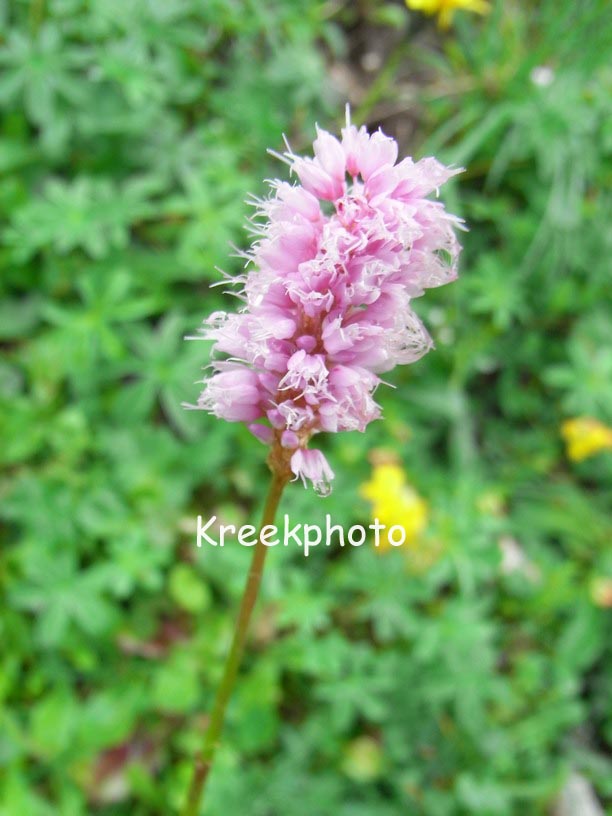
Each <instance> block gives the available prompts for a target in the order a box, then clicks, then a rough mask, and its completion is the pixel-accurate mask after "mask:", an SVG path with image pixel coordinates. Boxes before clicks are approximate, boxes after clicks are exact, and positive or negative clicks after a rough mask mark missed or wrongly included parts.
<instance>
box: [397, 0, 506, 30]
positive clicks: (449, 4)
mask: <svg viewBox="0 0 612 816" xmlns="http://www.w3.org/2000/svg"><path fill="white" fill-rule="evenodd" d="M406 5H407V6H408V8H409V9H412V10H413V11H422V12H423V13H424V14H437V15H438V25H439V26H440V28H448V27H449V26H450V24H451V23H452V21H453V14H454V13H455V11H457V10H458V9H463V10H464V11H473V12H475V13H476V14H486V13H487V12H488V11H489V10H490V8H491V7H490V5H489V3H488V0H406Z"/></svg>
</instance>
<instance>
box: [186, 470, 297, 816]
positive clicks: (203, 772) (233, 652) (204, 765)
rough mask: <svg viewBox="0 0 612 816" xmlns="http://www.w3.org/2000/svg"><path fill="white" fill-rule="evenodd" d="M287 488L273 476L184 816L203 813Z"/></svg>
mask: <svg viewBox="0 0 612 816" xmlns="http://www.w3.org/2000/svg"><path fill="white" fill-rule="evenodd" d="M286 484H287V479H286V478H285V477H284V476H281V475H279V474H278V473H273V475H272V482H271V484H270V490H269V492H268V497H267V499H266V504H265V507H264V511H263V516H262V519H261V525H260V528H259V531H260V532H259V538H258V540H257V544H256V545H255V549H254V551H253V560H252V561H251V568H250V569H249V574H248V577H247V581H246V585H245V588H244V593H243V595H242V601H241V603H240V611H239V612H238V619H237V621H236V628H235V630H234V636H233V639H232V645H231V648H230V651H229V655H228V657H227V661H226V663H225V669H224V671H223V678H222V679H221V683H220V685H219V688H218V689H217V695H216V697H215V702H214V705H213V709H212V713H211V715H210V722H209V724H208V728H207V730H206V734H205V737H204V745H203V747H202V750H201V752H200V753H199V754H198V756H197V757H196V760H195V766H194V770H193V777H192V780H191V785H190V787H189V792H188V794H187V801H186V803H185V807H184V809H183V811H182V816H197V814H198V813H199V812H200V805H201V802H202V796H203V793H204V786H205V784H206V781H207V779H208V775H209V773H210V769H211V767H212V764H213V760H214V758H215V752H216V750H217V746H218V744H219V738H220V736H221V731H222V729H223V722H224V720H225V710H226V708H227V704H228V702H229V699H230V696H231V693H232V689H233V688H234V684H235V682H236V675H237V674H238V668H239V666H240V661H241V658H242V653H243V652H244V644H245V641H246V636H247V630H248V627H249V622H250V620H251V614H252V612H253V607H254V606H255V601H256V600H257V594H258V592H259V585H260V584H261V576H262V573H263V567H264V561H265V558H266V553H267V552H268V547H267V546H266V545H265V544H264V543H263V542H262V540H261V530H262V529H263V528H264V527H265V526H266V525H267V524H272V523H273V522H274V517H275V516H276V510H277V508H278V503H279V501H280V497H281V494H282V492H283V489H284V487H285V485H286Z"/></svg>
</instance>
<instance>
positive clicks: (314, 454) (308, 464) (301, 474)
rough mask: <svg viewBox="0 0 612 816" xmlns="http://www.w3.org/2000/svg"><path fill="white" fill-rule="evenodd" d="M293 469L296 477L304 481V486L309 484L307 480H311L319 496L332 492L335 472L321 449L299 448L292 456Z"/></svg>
mask: <svg viewBox="0 0 612 816" xmlns="http://www.w3.org/2000/svg"><path fill="white" fill-rule="evenodd" d="M291 471H292V472H293V473H294V474H295V478H296V479H301V480H302V481H303V482H304V487H307V486H308V485H307V483H306V482H307V480H309V481H311V482H312V485H313V487H314V489H315V492H316V493H318V494H319V496H329V494H330V493H331V486H330V482H331V481H332V479H333V478H334V472H333V470H332V469H331V468H330V466H329V464H328V462H327V459H326V458H325V456H324V455H323V454H322V453H321V451H320V450H316V449H305V448H298V449H297V450H296V452H295V453H294V454H293V456H292V457H291Z"/></svg>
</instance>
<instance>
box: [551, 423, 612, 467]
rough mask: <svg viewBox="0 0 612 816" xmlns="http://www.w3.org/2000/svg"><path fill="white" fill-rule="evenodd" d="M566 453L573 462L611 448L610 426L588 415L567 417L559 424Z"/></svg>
mask: <svg viewBox="0 0 612 816" xmlns="http://www.w3.org/2000/svg"><path fill="white" fill-rule="evenodd" d="M561 436H562V437H563V439H565V444H566V446H567V455H568V456H569V458H570V459H571V460H572V461H574V462H581V461H582V460H583V459H587V458H588V457H589V456H594V455H595V454H596V453H599V452H600V451H603V450H612V428H608V426H607V425H604V424H603V422H600V421H599V420H597V419H591V418H590V417H576V418H575V419H568V420H566V421H565V422H564V423H563V424H562V425H561Z"/></svg>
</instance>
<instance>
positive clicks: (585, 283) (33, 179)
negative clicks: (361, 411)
mask: <svg viewBox="0 0 612 816" xmlns="http://www.w3.org/2000/svg"><path fill="white" fill-rule="evenodd" d="M357 6H359V8H358V7H357ZM605 12H606V9H605V3H604V2H603V0H584V2H569V0H568V2H562V3H559V2H557V1H556V0H544V1H543V2H541V3H526V4H524V3H518V2H514V1H513V0H512V2H510V0H509V1H508V2H503V3H502V2H498V3H496V4H495V7H494V9H493V11H492V13H491V14H490V16H489V17H487V18H484V19H480V18H475V17H474V18H473V17H470V16H468V15H458V16H457V26H456V28H455V29H454V30H453V31H451V32H449V33H448V34H445V35H443V34H440V33H436V32H435V30H434V28H433V27H431V28H427V29H426V30H425V32H423V31H422V30H416V31H415V30H413V28H411V24H410V23H409V20H410V21H413V19H415V18H413V16H412V15H409V13H408V12H407V11H406V10H405V9H404V7H403V6H402V5H401V4H399V5H397V4H390V3H386V4H376V3H372V2H366V3H363V4H357V5H355V7H353V5H350V6H349V4H344V5H343V4H338V5H337V6H335V5H333V4H331V5H330V4H322V3H318V2H316V0H307V2H301V3H298V2H296V0H265V2H260V3H251V2H238V0H235V1H234V0H207V2H200V0H165V1H164V2H161V0H137V2H126V1H125V0H91V1H90V2H83V1H82V0H48V2H40V1H39V0H33V2H32V3H29V2H15V3H9V4H2V3H0V113H1V117H0V173H1V174H2V184H1V185H0V295H1V300H0V344H1V345H2V351H3V356H2V360H1V361H0V462H1V463H2V465H3V469H4V475H3V476H2V480H1V481H0V497H1V505H2V525H3V526H2V535H3V546H2V553H1V555H0V590H1V593H2V597H3V598H4V599H5V603H3V605H2V609H1V610H0V642H1V643H2V647H3V648H2V650H1V651H2V671H1V672H0V816H24V814H27V816H52V815H54V814H58V813H60V814H62V816H63V815H64V814H65V815H66V816H79V815H80V814H100V815H101V816H111V814H112V816H123V814H130V816H138V814H142V815H143V816H144V815H145V814H147V816H149V815H150V814H160V815H161V814H164V815H165V814H169V813H174V812H177V810H178V807H179V805H180V803H181V802H182V799H183V796H184V791H185V786H186V783H187V779H188V777H189V774H190V769H191V757H192V755H193V753H194V751H195V750H196V748H197V746H198V745H199V744H200V741H201V735H202V731H203V728H204V727H205V719H204V718H203V717H202V712H205V711H206V710H207V709H208V707H209V706H210V702H211V698H212V695H213V693H214V689H215V685H216V683H217V681H218V679H219V676H220V672H221V666H222V660H223V658H224V656H225V654H226V651H227V647H228V643H229V638H230V636H231V628H232V624H233V619H234V614H235V609H236V603H237V600H238V598H239V596H240V593H241V591H242V585H243V580H244V575H245V572H246V569H247V565H248V561H249V558H250V553H249V551H248V550H247V549H243V548H241V547H239V546H237V544H236V543H235V542H229V543H228V544H227V545H226V546H225V548H224V549H218V550H212V548H206V547H204V548H203V549H201V550H198V549H197V548H196V546H195V531H196V517H197V515H198V514H200V515H202V516H204V517H205V518H207V517H209V516H211V515H216V516H217V517H218V519H219V521H220V523H233V524H241V523H246V522H251V521H253V519H254V518H255V517H256V516H257V515H258V514H259V512H260V506H261V501H262V497H263V492H264V489H265V479H266V468H265V465H264V462H263V459H264V449H263V447H261V446H260V445H259V444H258V443H257V442H256V441H255V440H254V439H253V438H252V437H250V435H249V434H248V433H247V432H246V430H245V429H244V428H241V427H238V426H233V425H230V424H228V423H222V422H220V421H217V420H215V419H213V418H211V417H208V416H206V415H204V414H202V413H200V412H189V411H186V410H184V409H183V408H182V407H181V403H182V402H185V401H186V402H193V401H195V399H196V397H197V393H198V385H197V383H195V382H194V381H195V380H197V379H199V378H200V377H201V374H199V371H200V369H201V368H202V367H203V366H205V365H206V363H207V362H208V345H207V344H206V343H202V342H196V341H193V342H184V339H183V338H184V337H185V336H186V335H192V334H194V333H195V330H196V329H197V326H198V324H199V323H200V321H201V319H202V318H203V317H204V316H205V315H207V314H208V313H210V312H212V311H214V310H215V309H218V308H223V307H225V306H226V305H227V304H228V303H229V302H230V301H229V300H228V297H227V296H226V295H225V294H223V293H222V292H221V291H220V289H219V288H213V289H209V287H208V284H209V283H210V282H211V281H214V280H217V279H218V273H217V272H216V271H215V267H217V266H221V267H223V268H224V269H226V270H227V271H228V272H234V271H236V270H237V269H238V268H239V262H238V261H237V260H236V259H235V258H233V257H231V256H230V257H229V260H228V256H229V254H230V253H229V251H228V244H229V243H230V242H233V243H235V244H237V245H239V246H243V245H244V244H245V243H246V238H245V235H244V232H243V230H242V224H243V221H244V218H245V215H246V214H247V208H246V206H245V205H244V203H243V202H244V199H245V197H246V195H247V193H248V192H252V193H255V194H260V193H261V192H262V191H263V189H264V188H263V182H262V179H263V178H265V177H270V176H272V175H273V174H274V173H278V174H281V175H282V174H283V173H284V168H283V167H280V169H279V167H278V166H276V167H274V166H273V165H272V160H271V159H270V158H269V157H268V156H267V155H266V148H268V147H272V148H277V149H278V148H279V147H280V146H281V144H282V142H281V133H282V132H286V133H287V134H288V136H289V137H290V138H291V140H292V144H295V145H298V146H299V145H301V144H306V143H307V142H308V141H309V139H310V138H311V136H312V132H313V125H314V122H315V121H317V119H318V120H319V121H320V122H321V123H322V124H324V123H327V124H329V125H330V127H333V128H336V127H337V125H338V123H339V122H340V121H341V119H342V115H343V111H342V104H341V103H342V101H343V100H342V99H340V96H341V94H340V93H337V95H336V96H334V92H333V90H332V88H331V82H330V80H329V72H328V70H327V68H328V66H327V65H326V59H327V61H328V62H329V63H330V64H333V67H334V68H335V69H336V70H335V71H334V72H332V76H334V77H335V78H336V79H337V78H338V77H339V76H340V77H342V76H344V77H345V78H346V75H347V72H348V71H353V73H354V72H355V71H356V70H357V69H356V68H355V66H354V65H353V64H352V63H351V61H350V60H351V55H352V54H353V52H354V51H355V50H359V48H360V42H361V40H360V39H359V38H360V37H362V36H365V34H364V32H367V31H368V30H369V29H371V28H372V27H375V31H376V32H377V36H380V35H382V36H387V35H388V36H389V37H391V36H393V37H395V38H396V39H397V38H398V37H399V38H403V41H402V42H401V43H400V46H399V50H396V51H394V52H393V53H391V54H390V55H389V60H388V63H387V64H385V65H384V66H383V69H382V70H381V72H380V75H379V76H378V77H377V78H375V79H374V82H373V84H372V89H370V90H369V91H368V92H367V93H366V96H365V97H364V98H363V99H362V103H363V104H362V110H371V114H370V119H371V123H372V124H375V119H376V116H377V115H378V108H377V106H376V101H377V99H379V98H380V99H382V100H383V101H385V100H390V101H393V102H394V104H393V105H392V107H393V108H395V107H396V103H397V107H399V108H403V107H405V100H403V98H402V96H401V82H402V81H403V77H404V76H405V71H403V66H404V63H405V61H406V60H408V62H407V63H406V64H408V65H409V66H410V65H413V66H414V67H415V68H416V69H418V70H415V71H414V72H413V73H414V76H416V77H417V78H418V84H416V85H414V86H411V95H410V97H409V98H410V99H413V100H414V108H415V112H416V113H417V114H418V118H419V129H418V133H417V136H416V137H415V143H414V144H411V145H404V148H405V149H406V151H407V152H413V153H415V154H417V155H425V154H429V153H432V152H435V153H436V155H439V156H440V158H441V159H442V160H445V161H448V162H455V163H457V164H462V165H464V166H466V168H467V170H466V173H465V174H464V175H463V176H460V177H459V178H458V180H457V181H456V182H454V183H453V186H452V187H451V188H450V189H449V191H448V193H447V194H446V200H447V203H448V206H449V209H451V210H453V211H456V212H458V213H459V214H461V215H462V216H463V217H464V218H465V219H466V221H467V222H468V224H469V227H470V232H469V233H467V234H466V235H465V236H464V239H463V242H464V245H465V252H464V255H463V261H462V276H461V278H460V280H459V281H458V282H457V283H456V284H454V285H453V286H452V287H445V288H444V289H443V290H441V291H440V292H430V293H428V295H427V298H425V299H424V300H423V301H422V302H420V303H418V304H417V308H418V310H419V312H420V314H421V315H422V317H423V319H424V320H425V322H426V323H427V324H428V325H429V326H430V329H431V332H432V334H433V336H434V338H435V340H436V342H437V349H436V351H435V352H433V353H432V354H430V355H428V356H427V357H426V358H425V359H424V360H423V361H422V362H420V363H419V364H417V365H415V366H411V367H409V368H406V369H404V370H401V371H396V372H394V373H393V374H392V375H391V377H392V381H393V384H394V385H395V386H396V389H395V390H393V391H391V390H390V389H388V390H387V391H386V392H384V393H383V392H382V391H381V392H380V396H381V399H382V401H383V402H384V408H385V420H384V422H381V423H377V424H376V425H375V426H372V427H371V428H370V429H368V433H367V434H366V435H358V434H357V435H353V434H350V435H348V434H347V435H339V436H338V437H337V438H333V439H331V438H330V439H327V440H326V441H325V444H326V445H327V447H328V452H329V458H330V461H331V462H332V463H333V467H334V470H335V471H336V473H337V480H336V487H335V491H334V493H333V494H332V496H331V497H330V498H328V499H325V500H324V501H323V500H321V499H318V498H317V497H316V496H315V495H314V494H313V493H312V492H307V491H304V490H303V489H302V488H301V487H300V486H296V485H292V486H291V488H290V489H289V490H288V491H287V493H286V496H285V498H284V500H283V510H282V512H286V513H288V514H289V516H290V517H291V518H292V519H294V520H295V521H296V522H297V521H307V522H309V523H324V516H325V514H326V513H330V514H331V515H332V517H333V520H334V522H336V523H339V524H344V525H351V524H355V523H367V521H368V519H369V507H368V506H367V505H366V504H365V503H364V502H363V501H362V500H361V499H360V496H359V486H360V484H361V483H362V482H364V481H366V480H367V479H368V478H369V475H370V471H371V464H370V461H371V452H372V450H373V449H375V448H380V449H383V450H387V451H390V450H391V451H394V452H395V453H396V454H397V455H398V456H399V457H400V459H401V461H402V463H403V465H404V467H405V469H406V472H407V475H408V477H409V479H410V481H411V483H412V484H413V485H414V487H415V488H416V490H417V491H418V492H419V494H420V495H422V496H423V497H424V498H425V499H426V501H427V504H428V507H429V523H428V527H427V530H426V534H425V535H424V537H423V540H422V541H421V542H420V543H419V545H418V547H417V548H416V549H411V550H410V551H404V550H398V551H391V552H388V553H377V552H375V551H374V550H373V548H371V547H369V546H364V547H362V548H360V549H358V548H354V549H353V548H350V547H347V548H344V549H340V548H339V547H336V546H332V547H330V548H329V549H326V548H324V547H319V548H316V549H314V550H313V551H312V552H311V554H310V555H309V557H308V559H305V558H304V557H303V555H302V553H300V552H299V551H297V550H296V549H294V548H287V549H286V550H285V549H281V548H278V549H274V550H272V551H271V552H270V553H269V556H268V563H267V566H266V575H265V579H264V586H263V593H262V599H261V607H260V612H259V614H258V616H257V619H256V621H255V625H254V627H253V632H252V638H251V641H250V649H249V654H248V657H247V660H246V661H245V665H244V668H243V677H242V680H241V683H240V685H239V687H238V689H237V692H236V695H235V697H234V698H233V700H232V702H231V705H230V709H229V715H228V722H227V728H226V732H225V740H224V743H223V745H222V746H221V749H220V752H219V761H218V764H217V765H216V767H215V771H214V774H213V776H212V778H211V783H210V800H209V807H208V810H207V812H208V813H210V816H215V814H228V815H229V816H234V814H249V816H280V814H282V816H311V815H312V814H332V813H333V814H338V816H392V814H397V813H399V812H402V813H409V814H414V816H418V814H423V816H455V815H456V816H467V814H469V815H470V816H472V815H473V814H479V815H480V816H514V815H515V814H516V815H517V816H518V814H521V816H522V814H525V813H528V814H534V816H535V815H536V814H537V816H544V815H545V814H547V813H549V812H550V808H551V805H552V802H553V801H554V799H555V797H556V795H557V793H558V791H559V789H560V787H561V786H562V784H563V782H564V779H565V778H566V775H567V773H568V772H569V771H570V770H572V769H576V770H578V771H580V772H582V773H584V774H585V775H586V776H588V777H589V779H590V780H591V781H592V783H593V784H594V786H595V789H596V791H597V794H598V796H599V798H600V800H601V801H602V802H603V803H604V805H607V807H608V812H610V813H612V785H611V783H610V779H612V713H611V712H612V696H611V695H612V691H611V688H612V686H611V684H610V676H611V671H612V644H611V642H610V635H609V630H610V621H609V616H610V610H609V609H606V608H604V607H605V604H606V602H607V603H612V601H611V600H610V599H608V601H606V599H605V598H604V599H603V600H602V597H601V596H600V595H598V594H597V592H595V590H594V586H595V585H596V582H597V581H598V580H601V579H605V578H607V579H609V580H612V549H611V542H612V521H611V519H610V513H609V508H610V498H611V493H612V464H611V460H610V454H605V453H603V454H601V455H599V456H598V457H593V458H592V459H588V460H586V461H585V462H583V463H573V462H571V461H570V460H568V458H567V456H566V454H565V452H564V450H563V446H562V441H561V438H560V434H559V428H560V425H561V423H562V422H563V420H564V419H567V418H568V417H573V416H591V417H594V418H597V419H599V420H601V421H603V422H606V423H608V424H609V425H610V424H612V413H611V411H612V407H611V406H612V352H611V350H610V349H611V345H612V344H611V340H612V337H611V329H610V326H611V322H610V307H609V273H608V258H609V257H610V249H611V248H610V243H609V242H610V231H609V228H608V213H609V203H610V202H609V194H608V193H607V191H606V190H607V189H609V187H610V185H609V181H610V173H611V165H610V153H611V150H612V138H611V136H612V133H611V131H610V117H609V114H610V103H609V99H610V98H611V94H610V91H611V90H612V74H611V72H610V68H609V66H608V64H607V61H606V57H607V51H606V44H607V43H609V42H610V37H611V34H612V32H611V29H610V24H609V15H606V13H605ZM324 53H326V56H325V57H324ZM396 80H397V82H398V83H399V84H398V86H397V88H396V84H395V83H396ZM356 107H358V106H356ZM380 115H381V117H382V116H385V115H387V114H386V113H385V105H384V104H381V113H380ZM383 125H384V126H385V127H387V125H389V127H391V128H392V127H393V119H391V120H390V121H384V122H383ZM611 586H612V584H611Z"/></svg>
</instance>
